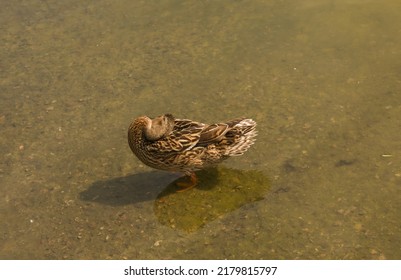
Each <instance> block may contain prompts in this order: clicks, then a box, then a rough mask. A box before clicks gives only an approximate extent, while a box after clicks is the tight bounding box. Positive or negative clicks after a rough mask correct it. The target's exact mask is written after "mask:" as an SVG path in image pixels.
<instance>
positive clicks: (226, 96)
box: [0, 0, 401, 259]
mask: <svg viewBox="0 0 401 280" xmlns="http://www.w3.org/2000/svg"><path fill="white" fill-rule="evenodd" d="M400 10H401V2H400V1H398V0H387V1H363V0H339V1H331V0H320V1H315V0H305V1H289V0H282V1H278V0H277V1H275V0H272V1H254V0H242V1H229V0H222V1H170V0H162V1H153V2H152V1H129V0H118V1H109V0H98V1H92V0H87V1H78V0H71V1H56V0H47V1H39V0H31V1H1V3H0V24H1V25H0V26H1V32H0V42H1V44H0V100H1V102H0V154H1V159H0V193H1V194H2V196H1V198H0V259H93V258H94V259H159V258H160V259H179V258H183V259H209V258H215V259H241V258H244V259H400V258H401V239H400V238H399V236H401V223H400V220H401V219H400V218H401V217H400V215H401V214H400V213H401V203H399V202H400V201H401V189H400V185H401V169H400V166H401V153H400V151H401V141H400V133H399V131H400V128H401V121H400V119H401V117H400V116H401V96H400V92H401V80H400V77H401V75H400V69H401V68H400V61H401V52H400V47H399V46H400V45H401V36H400V26H401V18H400V16H399V11H400ZM165 112H171V113H172V114H174V115H176V116H178V117H180V118H189V119H196V120H198V121H201V122H204V123H215V122H219V121H224V120H228V119H233V118H237V117H242V116H243V117H248V118H252V119H254V120H255V121H256V122H257V123H258V134H259V135H258V137H257V141H256V143H255V144H254V145H253V146H252V147H251V149H250V150H249V151H247V153H246V154H245V155H244V156H242V157H238V158H232V159H229V160H227V161H226V162H224V166H219V167H218V168H217V169H212V170H205V171H202V172H200V173H199V175H200V179H201V184H200V185H199V186H198V187H197V188H194V189H192V190H188V191H186V192H183V193H176V192H175V191H174V190H175V183H174V182H175V180H176V179H177V178H178V176H179V175H176V174H170V173H165V172H160V171H155V170H151V169H149V168H147V167H146V166H143V165H142V164H141V163H140V162H139V161H138V160H137V158H136V157H135V156H134V155H132V153H131V151H130V149H129V147H128V144H127V128H128V125H129V123H130V122H131V120H132V119H133V118H134V117H137V116H140V115H151V116H157V115H161V114H163V113H165ZM262 245H263V246H262Z"/></svg>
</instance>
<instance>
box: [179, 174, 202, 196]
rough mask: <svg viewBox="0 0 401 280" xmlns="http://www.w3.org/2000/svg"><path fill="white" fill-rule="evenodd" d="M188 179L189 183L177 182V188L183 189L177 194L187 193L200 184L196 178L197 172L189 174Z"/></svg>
mask: <svg viewBox="0 0 401 280" xmlns="http://www.w3.org/2000/svg"><path fill="white" fill-rule="evenodd" d="M186 177H188V178H189V181H188V182H177V183H176V184H177V186H179V187H181V189H180V190H178V191H177V192H183V191H187V190H189V189H192V188H193V187H195V186H196V184H197V183H198V178H197V177H196V174H195V172H190V173H187V176H186Z"/></svg>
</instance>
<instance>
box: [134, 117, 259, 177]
mask: <svg viewBox="0 0 401 280" xmlns="http://www.w3.org/2000/svg"><path fill="white" fill-rule="evenodd" d="M255 126H256V122H255V121H253V120H251V119H246V118H239V119H234V120H231V121H228V122H225V123H217V124H212V125H207V124H203V123H199V122H194V121H191V120H188V119H175V118H174V117H173V115H171V114H165V115H162V116H159V117H156V118H154V119H151V118H149V117H146V116H142V117H139V118H137V119H135V120H134V121H133V122H132V123H131V125H130V126H129V128H128V143H129V146H130V148H131V150H132V152H133V153H134V154H135V155H136V156H137V157H138V158H139V159H140V160H141V161H142V162H143V163H144V164H146V165H148V166H150V167H153V168H157V169H162V170H168V171H179V172H184V173H186V174H187V175H190V174H191V173H193V172H194V171H195V170H199V169H202V168H205V167H208V166H210V165H214V164H217V163H219V162H221V161H222V160H224V159H227V158H229V157H230V156H239V155H242V154H243V153H244V152H245V151H246V150H248V148H249V147H250V146H251V145H252V144H253V143H254V142H255V137H256V134H257V133H256V130H255Z"/></svg>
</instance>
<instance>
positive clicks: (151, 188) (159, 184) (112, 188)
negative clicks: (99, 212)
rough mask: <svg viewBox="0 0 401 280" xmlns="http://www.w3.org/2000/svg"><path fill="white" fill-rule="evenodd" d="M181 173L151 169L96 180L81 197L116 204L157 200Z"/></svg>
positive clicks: (91, 200)
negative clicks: (149, 170)
mask: <svg viewBox="0 0 401 280" xmlns="http://www.w3.org/2000/svg"><path fill="white" fill-rule="evenodd" d="M178 177H179V175H177V174H174V173H168V172H163V171H151V172H144V173H138V174H133V175H128V176H124V177H118V178H113V179H109V180H102V181H96V182H94V183H92V184H91V185H90V186H89V187H88V188H87V189H86V190H85V191H82V192H81V193H80V199H81V200H84V201H90V202H97V203H101V204H108V205H114V206H121V205H127V204H135V203H139V202H144V201H152V200H155V199H156V197H157V196H158V194H159V193H160V192H162V190H163V189H165V188H166V185H168V184H169V183H171V182H172V181H174V180H176V179H177V178H178Z"/></svg>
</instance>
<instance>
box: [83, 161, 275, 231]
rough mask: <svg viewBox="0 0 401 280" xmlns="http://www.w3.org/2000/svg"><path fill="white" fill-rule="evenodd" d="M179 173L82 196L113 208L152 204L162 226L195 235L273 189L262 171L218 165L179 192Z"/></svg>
mask: <svg viewBox="0 0 401 280" xmlns="http://www.w3.org/2000/svg"><path fill="white" fill-rule="evenodd" d="M179 176H180V175H178V174H173V173H168V172H162V171H161V172H158V171H153V172H145V173H139V174H134V175H129V176H125V177H119V178H114V179H110V180H104V181H97V182H94V183H93V184H91V185H90V186H89V188H88V189H87V190H85V191H83V192H81V193H80V198H81V199H82V200H84V201H90V202H97V203H102V204H108V205H113V206H121V205H128V204H135V203H140V202H144V201H153V207H154V213H155V215H156V217H157V219H158V220H159V222H160V223H161V224H164V225H167V226H169V227H171V228H175V229H180V230H184V231H187V232H192V231H195V230H197V229H199V228H200V227H202V226H204V225H205V224H207V223H209V222H211V221H213V220H214V219H216V218H217V217H221V216H222V215H224V214H226V213H229V212H232V211H234V210H236V209H238V208H240V207H241V206H243V205H245V204H248V203H252V202H255V201H258V200H261V199H263V198H264V197H265V195H266V193H267V191H268V190H269V189H270V180H269V179H268V178H267V177H266V176H264V175H263V173H262V172H260V171H255V170H247V171H244V170H238V169H231V168H225V167H222V166H219V167H217V168H210V169H206V170H201V171H199V172H197V176H198V184H197V186H196V187H195V188H193V189H189V190H186V191H184V192H177V191H178V190H180V187H178V186H177V184H176V183H177V181H181V180H183V179H182V178H180V177H179Z"/></svg>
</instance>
